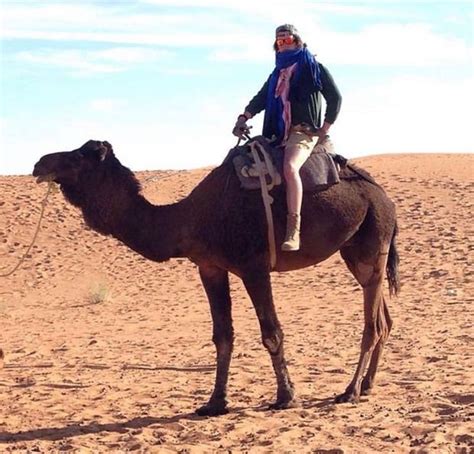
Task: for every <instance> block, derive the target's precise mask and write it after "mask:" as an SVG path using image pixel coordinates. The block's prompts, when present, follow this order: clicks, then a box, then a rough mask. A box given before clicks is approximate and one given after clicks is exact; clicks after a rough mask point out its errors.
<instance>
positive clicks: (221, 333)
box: [33, 140, 399, 415]
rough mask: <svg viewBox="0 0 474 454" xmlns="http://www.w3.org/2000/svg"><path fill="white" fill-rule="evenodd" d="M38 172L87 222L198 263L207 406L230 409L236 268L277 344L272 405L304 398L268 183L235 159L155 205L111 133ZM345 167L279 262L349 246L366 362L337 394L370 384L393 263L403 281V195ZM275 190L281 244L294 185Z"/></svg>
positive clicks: (315, 259)
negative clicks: (289, 360) (280, 297)
mask: <svg viewBox="0 0 474 454" xmlns="http://www.w3.org/2000/svg"><path fill="white" fill-rule="evenodd" d="M33 175H34V176H37V177H38V182H41V181H45V180H54V181H55V182H57V183H59V185H60V187H61V190H62V192H63V194H64V196H65V197H66V199H67V200H68V201H69V202H70V203H72V204H73V205H75V206H77V207H79V208H81V209H82V212H83V215H84V219H85V222H86V223H87V224H88V225H89V226H90V227H92V228H93V229H95V230H96V231H98V232H100V233H102V234H105V235H112V236H114V237H115V238H117V239H118V240H120V241H121V242H123V243H124V244H126V245H127V246H129V247H130V248H131V249H133V250H134V251H136V252H138V253H139V254H141V255H142V256H144V257H146V258H148V259H150V260H155V261H158V262H161V261H164V260H168V259H170V258H172V257H188V258H189V259H190V260H191V261H193V262H194V263H196V264H197V265H198V267H199V274H200V277H201V279H202V283H203V286H204V289H205V291H206V294H207V297H208V299H209V304H210V308H211V315H212V321H213V337H212V339H213V342H214V343H215V346H216V350H217V371H216V380H215V387H214V391H213V393H212V395H211V397H210V399H209V401H208V403H207V404H206V405H204V406H203V407H201V408H199V409H198V410H197V413H198V414H200V415H219V414H223V413H226V412H227V411H228V410H227V400H226V388H227V379H228V372H229V365H230V360H231V354H232V346H233V339H234V334H233V327H232V317H231V299H230V292H229V272H230V273H233V274H235V275H236V276H238V277H239V278H241V279H242V281H243V283H244V285H245V288H246V289H247V292H248V294H249V295H250V298H251V300H252V303H253V305H254V307H255V311H256V313H257V317H258V320H259V323H260V328H261V334H262V341H263V344H264V346H265V347H266V349H267V350H268V352H269V353H270V357H271V360H272V363H273V368H274V371H275V374H276V381H277V396H276V402H275V403H274V404H273V406H272V408H275V409H284V408H289V407H291V406H293V405H294V404H295V396H294V395H295V392H294V387H293V384H292V382H291V380H290V376H289V373H288V370H287V365H286V360H285V354H284V349H283V331H282V329H281V327H280V323H279V321H278V318H277V314H276V312H275V306H274V304H273V297H272V287H271V281H270V271H271V270H270V268H269V253H268V244H267V227H266V219H265V214H264V209H263V204H262V200H261V196H260V193H259V191H246V190H243V189H241V187H240V184H239V181H238V179H237V177H236V176H235V174H234V171H233V169H232V164H230V163H228V164H227V163H226V164H222V165H221V166H219V167H217V168H215V169H214V170H213V171H211V172H210V174H209V175H207V176H206V178H204V180H203V181H201V183H199V185H198V186H197V187H196V188H195V189H194V190H193V191H192V192H191V193H190V194H189V196H187V197H186V198H184V199H182V200H180V201H179V202H177V203H174V204H171V205H164V206H154V205H152V204H151V203H149V202H148V201H147V200H146V199H145V198H144V197H143V196H142V195H141V194H140V184H139V183H138V181H137V179H136V178H135V176H134V175H133V173H132V172H131V171H130V170H129V169H128V168H126V167H124V166H122V165H121V164H120V162H119V161H118V159H117V158H116V157H115V155H114V153H113V150H112V147H111V145H110V144H109V143H108V142H100V141H93V140H91V141H89V142H87V143H86V144H84V145H83V146H82V147H80V148H78V149H76V150H73V151H69V152H59V153H52V154H48V155H46V156H43V157H42V158H41V159H40V160H39V162H38V163H37V164H36V165H35V168H34V171H33ZM342 177H343V179H342V181H341V182H340V183H339V184H337V185H335V186H333V187H331V188H329V189H328V190H326V191H324V192H320V193H315V194H310V193H307V194H305V197H304V201H303V208H302V219H303V221H302V230H301V239H302V243H301V244H302V247H301V250H300V251H298V252H282V251H278V253H277V255H278V256H277V263H276V269H275V271H290V270H295V269H298V268H303V267H306V266H311V265H314V264H316V263H319V262H322V261H323V260H325V259H327V258H328V257H329V256H331V255H332V254H334V253H335V252H336V251H338V250H339V251H340V253H341V256H342V258H343V259H344V261H345V262H346V264H347V266H348V267H349V269H350V271H351V272H352V273H353V275H354V276H355V278H356V280H357V281H358V283H359V284H360V285H361V286H362V288H363V294H364V320H365V325H364V332H363V336H362V344H361V353H360V358H359V363H358V366H357V369H356V372H355V374H354V378H353V379H352V381H351V382H350V384H349V386H348V387H347V389H346V390H345V392H344V393H342V394H341V395H339V396H337V397H336V402H353V401H357V400H358V399H359V396H360V395H361V394H368V393H369V392H370V390H371V388H372V386H373V384H374V378H375V373H376V371H377V366H378V363H379V359H380V355H381V353H382V349H383V346H384V344H385V342H386V340H387V338H388V335H389V333H390V329H391V327H392V320H391V318H390V315H389V312H388V307H387V301H386V299H385V297H384V295H383V291H382V287H383V280H384V275H385V273H386V275H387V279H388V284H389V289H390V293H391V294H392V293H397V291H398V289H399V281H398V254H397V251H396V246H395V237H396V234H397V226H396V215H395V207H394V204H393V203H392V202H391V201H390V199H389V198H388V197H387V195H386V194H385V192H384V191H383V189H382V188H381V187H380V186H378V185H377V184H376V183H375V182H374V181H373V180H372V179H371V177H370V175H368V174H367V173H366V172H364V171H363V170H362V169H358V173H355V172H353V171H350V170H346V171H345V173H344V174H343V175H342ZM272 195H273V197H274V199H275V202H274V205H273V206H274V220H275V235H276V242H277V244H280V243H281V242H282V240H283V236H284V229H285V220H286V205H285V193H284V188H276V189H274V190H273V193H272ZM366 369H367V372H366V373H365V375H364V372H365V371H366Z"/></svg>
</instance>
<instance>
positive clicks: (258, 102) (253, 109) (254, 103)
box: [244, 78, 270, 118]
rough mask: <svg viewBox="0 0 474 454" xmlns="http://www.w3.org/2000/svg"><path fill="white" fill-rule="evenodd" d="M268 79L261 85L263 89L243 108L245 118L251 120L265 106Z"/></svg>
mask: <svg viewBox="0 0 474 454" xmlns="http://www.w3.org/2000/svg"><path fill="white" fill-rule="evenodd" d="M269 80H270V78H268V79H267V81H266V82H265V83H264V84H263V87H262V88H261V89H260V91H259V92H258V93H257V94H256V95H255V96H254V97H253V98H252V100H251V101H250V102H249V104H248V106H247V107H246V108H245V114H244V115H245V116H246V117H247V118H252V117H254V116H255V115H257V114H258V113H259V112H261V111H262V110H264V109H265V106H266V105H267V92H268V82H269Z"/></svg>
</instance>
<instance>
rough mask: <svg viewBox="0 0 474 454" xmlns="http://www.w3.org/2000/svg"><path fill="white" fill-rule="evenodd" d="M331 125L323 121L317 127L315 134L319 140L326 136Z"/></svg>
mask: <svg viewBox="0 0 474 454" xmlns="http://www.w3.org/2000/svg"><path fill="white" fill-rule="evenodd" d="M330 127H331V123H328V122H326V121H325V122H324V124H323V126H322V127H321V128H319V129H318V131H317V133H316V135H317V136H318V137H319V139H320V142H322V141H324V139H326V136H327V135H328V132H329V128H330Z"/></svg>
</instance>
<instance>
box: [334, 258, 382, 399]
mask: <svg viewBox="0 0 474 454" xmlns="http://www.w3.org/2000/svg"><path fill="white" fill-rule="evenodd" d="M343 257H344V259H345V260H346V263H347V265H348V267H349V269H350V270H351V271H352V273H353V274H354V276H355V277H356V278H357V280H358V282H359V283H360V284H361V285H362V286H363V290H364V332H363V335H362V343H361V352H360V357H359V363H358V365H357V369H356V371H355V374H354V378H353V379H352V381H351V383H350V384H349V386H348V387H347V389H346V391H345V392H344V393H343V394H341V395H339V396H337V397H336V403H342V402H357V401H358V400H359V397H360V394H361V385H362V377H363V374H364V372H365V370H366V368H367V365H368V364H369V362H370V361H371V358H372V354H373V352H374V349H375V347H376V345H377V344H378V342H379V340H380V339H381V337H382V336H383V335H386V336H388V334H386V332H387V331H388V329H387V321H386V319H385V314H384V300H383V294H382V289H383V275H384V274H383V273H384V270H385V266H386V262H387V256H386V255H384V254H381V255H379V256H378V257H377V258H376V259H374V262H373V264H366V263H362V262H354V261H350V260H348V258H347V256H345V254H343ZM382 345H383V344H382ZM380 351H381V350H380ZM380 351H379V352H378V353H379V354H380ZM375 360H376V361H377V363H374V367H375V369H376V365H377V364H378V358H377V359H375ZM374 374H375V371H374ZM373 379H374V376H371V380H372V381H373Z"/></svg>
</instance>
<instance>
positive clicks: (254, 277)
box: [243, 272, 295, 410]
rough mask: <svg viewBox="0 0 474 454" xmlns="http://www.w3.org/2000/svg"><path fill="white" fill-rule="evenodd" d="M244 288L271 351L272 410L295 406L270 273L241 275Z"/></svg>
mask: <svg viewBox="0 0 474 454" xmlns="http://www.w3.org/2000/svg"><path fill="white" fill-rule="evenodd" d="M243 281H244V285H245V288H246V289H247V292H248V294H249V295H250V298H251V300H252V303H253V305H254V307H255V311H256V313H257V317H258V321H259V323H260V330H261V333H262V342H263V345H264V346H265V348H266V349H267V350H268V352H269V353H270V357H271V359H272V365H273V370H274V371H275V375H276V380H277V399H276V402H275V404H273V405H272V406H271V408H273V409H278V410H279V409H284V408H290V407H294V406H295V400H294V394H295V392H294V387H293V383H292V382H291V380H290V376H289V374H288V369H287V367H286V361H285V354H284V349H283V331H282V330H281V327H280V322H279V321H278V318H277V315H276V312H275V306H274V304H273V296H272V288H271V282H270V274H269V273H259V272H255V273H249V274H248V275H247V276H245V277H244V278H243Z"/></svg>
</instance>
